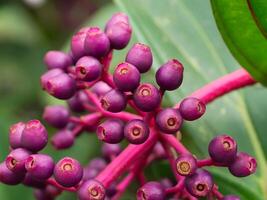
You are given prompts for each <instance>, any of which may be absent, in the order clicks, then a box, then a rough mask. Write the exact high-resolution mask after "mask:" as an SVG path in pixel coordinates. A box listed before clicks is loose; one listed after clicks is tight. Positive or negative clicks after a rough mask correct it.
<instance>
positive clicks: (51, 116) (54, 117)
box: [43, 105, 70, 128]
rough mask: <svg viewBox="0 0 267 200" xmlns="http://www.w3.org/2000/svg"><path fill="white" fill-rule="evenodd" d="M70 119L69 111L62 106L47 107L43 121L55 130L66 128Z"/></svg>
mask: <svg viewBox="0 0 267 200" xmlns="http://www.w3.org/2000/svg"><path fill="white" fill-rule="evenodd" d="M69 117H70V113H69V110H68V109H67V108H66V107H64V106H61V105H53V106H46V107H45V109H44V113H43V119H44V120H45V121H46V122H47V123H49V124H50V125H52V126H54V127H55V128H64V127H65V126H66V125H67V123H68V122H69Z"/></svg>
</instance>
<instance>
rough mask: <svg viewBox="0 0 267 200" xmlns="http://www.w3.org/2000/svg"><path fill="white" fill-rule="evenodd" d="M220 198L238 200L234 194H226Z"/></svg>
mask: <svg viewBox="0 0 267 200" xmlns="http://www.w3.org/2000/svg"><path fill="white" fill-rule="evenodd" d="M222 200H240V198H239V197H238V196H236V195H226V196H224V197H223V198H222Z"/></svg>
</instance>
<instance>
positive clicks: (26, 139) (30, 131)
mask: <svg viewBox="0 0 267 200" xmlns="http://www.w3.org/2000/svg"><path fill="white" fill-rule="evenodd" d="M47 141H48V134H47V131H46V129H45V127H44V126H43V124H42V123H41V122H40V121H39V120H30V121H28V122H27V123H26V126H25V128H24V130H23V132H22V135H21V144H22V145H23V147H24V148H26V149H28V150H29V151H33V152H37V151H40V150H42V149H43V148H44V147H45V146H46V144H47Z"/></svg>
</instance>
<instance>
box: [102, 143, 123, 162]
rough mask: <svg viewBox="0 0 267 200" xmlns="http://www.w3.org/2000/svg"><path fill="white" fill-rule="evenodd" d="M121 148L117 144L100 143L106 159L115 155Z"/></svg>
mask: <svg viewBox="0 0 267 200" xmlns="http://www.w3.org/2000/svg"><path fill="white" fill-rule="evenodd" d="M121 151H122V149H121V147H120V145H119V144H108V143H104V144H103V145H102V154H103V156H104V157H105V158H106V159H110V158H112V157H115V156H117V155H119V154H120V153H121Z"/></svg>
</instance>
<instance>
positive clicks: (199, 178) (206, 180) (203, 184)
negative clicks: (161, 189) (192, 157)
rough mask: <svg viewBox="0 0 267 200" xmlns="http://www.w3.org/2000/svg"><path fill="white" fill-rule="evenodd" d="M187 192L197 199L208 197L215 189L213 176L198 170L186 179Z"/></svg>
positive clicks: (205, 171)
mask: <svg viewBox="0 0 267 200" xmlns="http://www.w3.org/2000/svg"><path fill="white" fill-rule="evenodd" d="M185 187H186V189H187V191H188V192H189V193H190V194H191V195H192V196H194V197H196V198H201V197H206V196H207V195H208V194H209V192H210V191H211V190H212V188H213V179H212V176H211V174H210V173H209V172H208V171H207V170H204V169H198V170H197V171H196V172H195V173H194V174H193V175H191V176H187V177H186V179H185Z"/></svg>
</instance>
